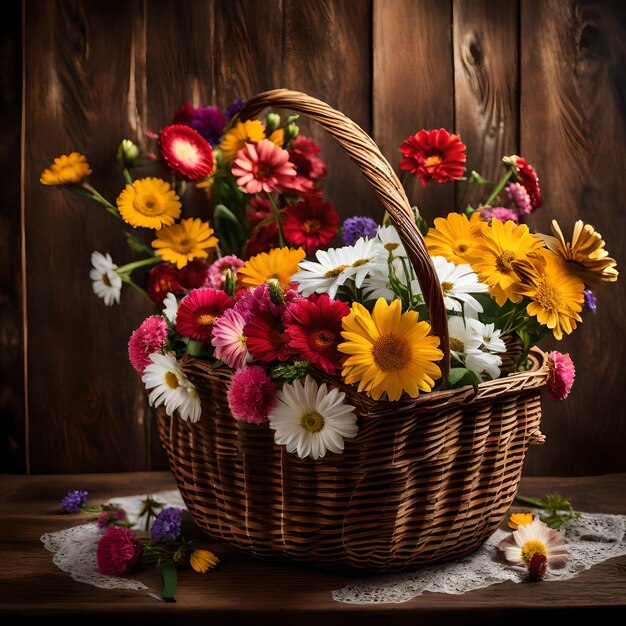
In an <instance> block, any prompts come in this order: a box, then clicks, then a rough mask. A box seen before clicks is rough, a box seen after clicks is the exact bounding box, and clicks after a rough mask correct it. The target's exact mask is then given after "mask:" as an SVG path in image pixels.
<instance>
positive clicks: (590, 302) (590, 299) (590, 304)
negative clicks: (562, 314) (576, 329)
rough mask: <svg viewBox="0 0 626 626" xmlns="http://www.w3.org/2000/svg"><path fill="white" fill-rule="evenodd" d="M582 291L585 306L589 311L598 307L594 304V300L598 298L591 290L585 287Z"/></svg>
mask: <svg viewBox="0 0 626 626" xmlns="http://www.w3.org/2000/svg"><path fill="white" fill-rule="evenodd" d="M583 293H584V294H585V306H586V307H587V308H588V309H589V310H590V311H595V310H596V309H597V308H598V307H597V306H596V301H597V300H598V298H596V297H595V296H594V294H593V291H591V289H585V291H583Z"/></svg>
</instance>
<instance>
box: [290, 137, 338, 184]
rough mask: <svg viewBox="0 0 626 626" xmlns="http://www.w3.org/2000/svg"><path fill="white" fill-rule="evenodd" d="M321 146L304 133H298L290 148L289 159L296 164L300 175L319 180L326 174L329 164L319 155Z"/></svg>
mask: <svg viewBox="0 0 626 626" xmlns="http://www.w3.org/2000/svg"><path fill="white" fill-rule="evenodd" d="M319 153H320V147H319V146H318V145H317V144H316V143H315V141H313V139H311V138H310V137H306V136H304V135H298V136H297V137H296V138H295V139H294V140H293V141H292V142H291V147H290V148H289V160H290V161H291V162H292V163H293V164H294V165H295V166H296V170H297V172H298V176H304V177H305V178H309V179H311V180H319V179H320V178H323V177H324V176H325V175H326V171H327V170H328V166H327V165H326V163H325V162H324V161H322V159H320V158H319V157H318V156H317V155H318V154H319Z"/></svg>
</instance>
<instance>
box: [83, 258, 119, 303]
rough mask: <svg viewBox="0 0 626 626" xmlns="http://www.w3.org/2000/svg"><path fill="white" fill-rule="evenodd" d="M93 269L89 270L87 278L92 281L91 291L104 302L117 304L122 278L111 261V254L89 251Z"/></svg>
mask: <svg viewBox="0 0 626 626" xmlns="http://www.w3.org/2000/svg"><path fill="white" fill-rule="evenodd" d="M91 264H92V265H93V269H92V270H91V271H90V272H89V278H91V280H92V281H93V283H92V287H93V292H94V293H95V294H96V295H97V296H98V297H99V298H102V299H103V300H104V304H106V305H107V306H112V305H113V304H119V302H120V293H121V291H122V278H121V276H120V275H119V274H118V273H117V271H116V270H117V265H115V263H113V260H112V259H111V255H110V254H109V253H108V252H107V253H106V254H101V253H100V252H95V251H94V252H92V253H91Z"/></svg>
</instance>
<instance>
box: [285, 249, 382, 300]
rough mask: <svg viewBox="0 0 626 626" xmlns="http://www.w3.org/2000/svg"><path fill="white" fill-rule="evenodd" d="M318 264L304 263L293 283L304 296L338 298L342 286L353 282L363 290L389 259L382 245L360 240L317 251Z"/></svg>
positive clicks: (301, 264) (294, 276)
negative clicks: (365, 281) (366, 277)
mask: <svg viewBox="0 0 626 626" xmlns="http://www.w3.org/2000/svg"><path fill="white" fill-rule="evenodd" d="M315 257H316V258H317V262H315V261H302V262H301V263H300V270H301V271H299V272H296V273H295V274H294V275H293V277H292V280H293V281H296V282H298V283H299V285H298V291H299V292H300V293H301V294H302V295H303V296H305V297H308V296H310V295H311V294H312V293H327V294H328V295H329V296H330V297H331V298H334V297H335V296H336V295H337V290H338V289H339V287H341V286H342V285H344V284H345V283H346V281H347V280H349V279H353V280H354V281H355V284H356V286H357V287H360V286H361V284H362V282H363V279H364V278H365V276H366V275H367V273H368V272H375V271H382V270H384V268H385V266H386V263H387V260H386V256H385V254H384V249H383V248H382V246H381V244H380V242H378V241H375V240H373V239H370V240H368V239H365V238H363V237H361V238H360V239H359V240H358V241H357V242H356V243H355V244H354V245H353V246H343V247H342V248H329V249H328V250H318V251H317V252H316V253H315Z"/></svg>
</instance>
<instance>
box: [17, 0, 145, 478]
mask: <svg viewBox="0 0 626 626" xmlns="http://www.w3.org/2000/svg"><path fill="white" fill-rule="evenodd" d="M142 7H143V3H142V2H140V1H133V2H117V1H113V2H107V3H102V2H96V1H90V2H80V1H74V2H61V1H59V2H57V1H51V2H43V3H40V2H27V3H26V23H27V29H26V40H25V81H26V85H27V89H26V90H25V105H24V106H25V109H24V112H25V125H26V136H25V154H24V157H25V158H24V163H25V170H24V196H25V224H26V272H27V276H26V281H27V287H28V318H27V325H28V355H27V358H28V395H29V405H30V422H29V430H30V450H29V454H30V458H31V471H33V472H35V473H37V472H52V471H57V472H58V471H65V472H79V471H89V470H91V471H104V470H107V469H108V470H116V469H117V470H121V469H127V470H132V469H139V468H145V467H146V464H147V462H148V446H147V432H148V430H147V423H146V413H145V411H144V406H145V393H144V390H143V385H142V384H141V382H140V380H139V379H138V377H137V376H136V374H135V372H134V371H133V369H132V368H131V366H130V364H129V363H128V360H127V354H126V344H127V341H128V337H129V335H130V333H131V332H132V330H133V329H134V328H136V327H137V325H138V324H139V322H140V321H141V320H142V319H143V318H144V317H145V316H146V315H147V314H148V313H149V312H151V310H152V307H151V306H150V305H149V304H148V303H147V301H144V300H143V299H142V297H141V296H140V295H138V294H136V293H135V292H131V291H130V290H128V289H124V290H123V293H122V297H123V304H122V306H115V307H113V308H107V307H106V306H104V304H103V302H102V301H101V300H99V299H98V298H97V297H96V296H95V295H94V294H93V293H92V290H91V281H90V279H89V269H90V255H91V252H92V251H93V250H99V251H101V252H106V251H108V252H110V253H111V255H112V257H113V259H114V260H115V261H116V262H117V263H118V264H123V263H124V262H128V261H130V260H133V256H132V254H131V253H130V251H129V250H128V249H127V248H126V247H125V244H124V241H123V238H122V232H121V229H120V224H119V223H117V222H116V221H115V219H114V218H113V217H112V216H111V215H109V214H108V213H106V212H105V211H104V209H103V208H102V207H100V206H99V205H96V204H92V203H90V202H88V201H87V200H85V199H82V198H78V197H76V196H72V195H70V194H68V193H66V192H64V191H62V190H59V189H54V188H49V187H48V188H46V187H43V186H42V185H40V184H39V174H40V172H41V170H42V169H43V168H44V167H45V166H47V165H48V163H49V162H51V160H52V159H53V158H54V157H55V156H57V155H58V154H60V153H67V152H69V151H71V150H79V151H81V152H83V153H85V154H87V155H88V156H89V160H90V163H91V166H92V169H93V171H94V174H93V176H92V177H91V180H92V183H93V184H94V185H95V186H96V187H97V188H98V189H99V190H100V191H101V192H102V193H103V194H104V195H105V196H107V197H108V198H111V199H114V198H115V196H116V195H117V194H118V193H119V191H120V189H121V188H122V186H123V179H122V178H121V176H120V174H119V172H117V171H116V169H115V149H116V147H117V142H118V141H119V138H121V137H124V136H126V135H129V134H130V133H131V132H132V130H133V123H134V117H135V115H136V113H135V111H134V110H131V109H130V108H129V105H130V101H131V95H129V94H133V93H134V90H135V85H134V84H133V83H132V71H131V70H132V67H133V61H132V55H133V52H134V50H135V48H134V47H133V36H134V33H135V27H134V24H135V21H136V20H137V19H140V13H141V11H142Z"/></svg>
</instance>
